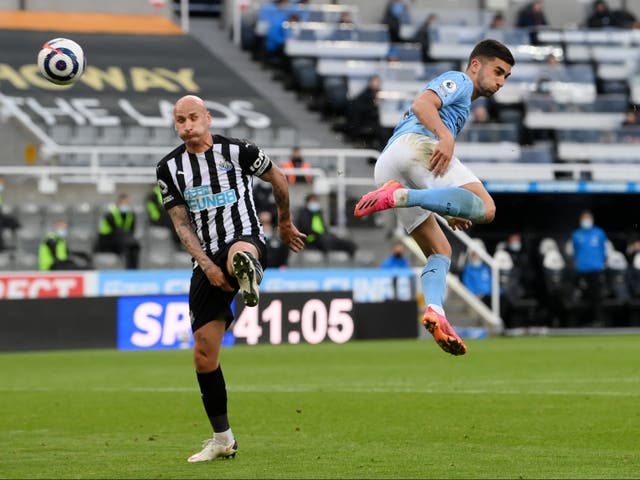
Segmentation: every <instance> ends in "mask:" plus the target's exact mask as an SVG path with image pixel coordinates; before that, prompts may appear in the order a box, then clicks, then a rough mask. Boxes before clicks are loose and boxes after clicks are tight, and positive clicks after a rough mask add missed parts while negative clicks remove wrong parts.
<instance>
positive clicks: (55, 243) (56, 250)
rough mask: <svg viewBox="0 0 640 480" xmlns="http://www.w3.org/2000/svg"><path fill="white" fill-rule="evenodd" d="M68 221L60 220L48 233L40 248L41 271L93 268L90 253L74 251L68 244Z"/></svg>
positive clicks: (39, 262)
mask: <svg viewBox="0 0 640 480" xmlns="http://www.w3.org/2000/svg"><path fill="white" fill-rule="evenodd" d="M67 232H68V225H67V222H65V221H62V220H59V221H56V222H54V223H53V228H52V230H51V231H49V232H48V233H47V235H46V236H45V237H44V239H43V240H42V242H40V246H39V248H38V265H39V268H40V271H41V272H46V271H49V270H87V269H90V268H91V261H90V258H89V255H88V254H87V253H85V252H72V251H70V250H69V248H68V246H67Z"/></svg>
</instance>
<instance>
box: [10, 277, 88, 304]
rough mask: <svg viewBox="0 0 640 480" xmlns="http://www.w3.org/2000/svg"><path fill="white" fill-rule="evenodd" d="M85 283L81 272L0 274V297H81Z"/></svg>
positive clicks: (84, 293)
mask: <svg viewBox="0 0 640 480" xmlns="http://www.w3.org/2000/svg"><path fill="white" fill-rule="evenodd" d="M85 285H86V282H85V276H84V275H83V274H81V273H75V274H73V273H69V274H65V273H51V274H49V273H38V274H33V273H31V274H24V275H21V274H9V275H0V299H21V298H67V297H83V296H85V295H86V292H85Z"/></svg>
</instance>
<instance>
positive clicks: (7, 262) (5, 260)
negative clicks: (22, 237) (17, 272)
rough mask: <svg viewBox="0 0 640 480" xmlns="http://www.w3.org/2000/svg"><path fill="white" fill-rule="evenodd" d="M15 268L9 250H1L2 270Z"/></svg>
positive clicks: (0, 268) (0, 266)
mask: <svg viewBox="0 0 640 480" xmlns="http://www.w3.org/2000/svg"><path fill="white" fill-rule="evenodd" d="M12 268H13V258H12V254H11V253H9V252H0V271H7V270H11V269H12Z"/></svg>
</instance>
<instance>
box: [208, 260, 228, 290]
mask: <svg viewBox="0 0 640 480" xmlns="http://www.w3.org/2000/svg"><path fill="white" fill-rule="evenodd" d="M202 271H203V272H204V274H205V275H206V276H207V278H208V279H209V283H211V285H213V286H214V287H218V288H220V289H222V290H224V291H225V292H233V287H232V286H231V285H230V284H229V282H228V281H227V277H225V276H224V273H222V270H221V269H220V267H219V266H217V265H216V264H215V263H212V264H211V265H207V266H206V267H205V268H203V269H202Z"/></svg>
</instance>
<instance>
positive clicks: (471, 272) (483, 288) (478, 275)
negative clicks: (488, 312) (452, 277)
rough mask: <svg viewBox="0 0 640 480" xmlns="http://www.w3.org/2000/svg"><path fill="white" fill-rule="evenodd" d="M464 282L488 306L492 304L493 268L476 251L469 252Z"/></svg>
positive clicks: (463, 272)
mask: <svg viewBox="0 0 640 480" xmlns="http://www.w3.org/2000/svg"><path fill="white" fill-rule="evenodd" d="M462 283H463V284H464V286H465V287H467V289H468V290H469V291H470V292H471V293H473V294H474V295H475V296H476V297H478V298H479V299H480V300H482V301H483V302H484V303H485V304H486V305H487V306H490V305H491V269H490V268H489V265H487V264H486V263H484V262H483V261H482V259H481V258H480V255H478V253H477V252H475V251H471V252H470V253H469V259H468V260H467V263H466V264H465V266H464V268H463V269H462Z"/></svg>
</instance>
